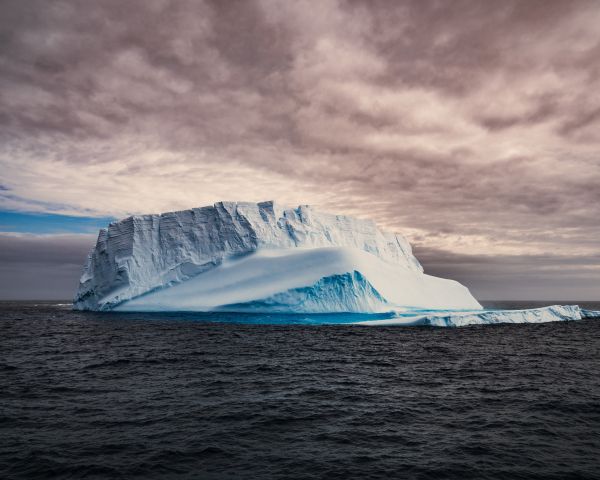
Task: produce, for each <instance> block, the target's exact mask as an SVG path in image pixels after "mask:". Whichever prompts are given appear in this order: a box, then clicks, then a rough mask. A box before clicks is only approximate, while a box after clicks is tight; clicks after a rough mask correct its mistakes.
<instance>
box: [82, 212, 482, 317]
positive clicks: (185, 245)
mask: <svg viewBox="0 0 600 480" xmlns="http://www.w3.org/2000/svg"><path fill="white" fill-rule="evenodd" d="M74 306H75V308H77V309H81V310H131V311H169V310H170V311H180V310H187V311H215V310H220V311H262V312H285V313H333V312H362V313H368V312H381V311H389V310H394V309H403V308H407V307H409V308H428V309H480V308H481V305H480V304H479V303H478V302H477V300H475V298H473V296H472V295H471V294H470V293H469V291H468V290H467V288H466V287H464V286H462V285H460V284H459V283H458V282H455V281H453V280H446V279H441V278H437V277H432V276H430V275H426V274H424V273H423V268H422V267H421V265H420V264H419V262H418V260H417V259H416V258H415V257H414V256H413V254H412V250H411V247H410V244H409V243H408V241H407V240H406V238H404V237H403V236H402V235H399V234H395V233H389V232H383V231H381V230H379V229H378V228H377V226H376V225H375V223H374V222H372V221H370V220H360V219H357V218H353V217H349V216H344V215H331V214H327V213H321V212H317V211H315V210H313V209H312V208H310V207H308V206H304V205H302V206H299V207H298V208H286V207H283V206H279V205H278V204H276V203H274V202H264V203H246V202H219V203H216V204H215V205H214V206H210V207H203V208H194V209H191V210H184V211H180V212H171V213H164V214H161V215H139V216H132V217H129V218H126V219H124V220H121V221H118V222H114V223H111V224H110V225H109V226H108V229H103V230H101V231H100V234H99V236H98V241H97V243H96V246H95V248H94V249H93V250H92V252H91V253H90V255H89V256H88V259H87V262H86V265H85V268H84V272H83V275H82V277H81V280H80V284H79V290H78V292H77V295H76V298H75V301H74Z"/></svg>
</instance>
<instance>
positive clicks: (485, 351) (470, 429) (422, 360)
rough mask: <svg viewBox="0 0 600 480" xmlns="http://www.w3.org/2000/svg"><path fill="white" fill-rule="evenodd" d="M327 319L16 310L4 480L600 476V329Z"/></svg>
mask: <svg viewBox="0 0 600 480" xmlns="http://www.w3.org/2000/svg"><path fill="white" fill-rule="evenodd" d="M551 303H573V302H551ZM577 303H579V304H580V305H581V306H582V307H586V308H589V309H595V310H600V302H596V303H593V302H592V303H590V302H577ZM545 304H548V302H537V303H536V302H509V303H507V302H504V303H500V302H495V303H491V302H488V303H487V304H486V306H487V307H492V308H526V307H538V306H542V305H545ZM267 317H268V318H267ZM311 318H312V317H310V316H299V317H298V318H296V319H291V320H292V321H296V322H297V323H298V324H283V323H285V322H289V321H290V318H289V317H286V318H283V319H281V318H278V317H277V316H262V317H261V316H259V315H246V316H236V315H230V314H229V315H228V314H205V315H195V314H173V313H171V314H122V313H121V314H117V313H107V314H99V313H83V312H73V311H71V310H70V305H68V304H57V302H27V303H24V302H0V478H2V479H12V478H23V479H37V478H73V479H79V478H140V479H142V478H143V479H149V478H186V479H187V478H190V479H192V478H193V479H196V478H198V479H262V478H265V479H283V478H285V479H303V478H306V479H320V478H323V479H330V478H332V479H334V478H341V479H347V478H352V479H354V478H356V479H378V478H408V479H412V478H415V479H442V478H457V479H470V478H473V479H530V478H539V479H557V480H558V479H561V480H562V479H583V478H590V479H592V478H595V479H600V320H582V321H577V322H557V323H547V324H521V325H487V326H471V327H464V328H431V327H366V326H356V325H341V324H340V325H307V324H306V323H310V322H311ZM317 320H318V319H317ZM317 320H315V321H317ZM338 320H339V321H342V320H343V319H338ZM239 321H243V322H244V323H242V324H238V323H235V322H239ZM346 321H347V320H346ZM265 323H266V324H265Z"/></svg>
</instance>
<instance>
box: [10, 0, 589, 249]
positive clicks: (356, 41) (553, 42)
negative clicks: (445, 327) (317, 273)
mask: <svg viewBox="0 0 600 480" xmlns="http://www.w3.org/2000/svg"><path fill="white" fill-rule="evenodd" d="M0 9H1V13H2V15H0V32H2V34H1V38H0V39H1V40H2V41H1V42H0V105H2V107H0V168H2V180H1V182H0V183H1V184H2V191H0V193H2V195H0V208H4V209H13V210H27V211H52V212H55V213H66V214H85V215H90V214H93V215H115V216H125V215H127V214H130V213H142V212H164V211H168V210H173V209H181V208H188V207H191V206H199V205H204V204H210V203H212V202H214V201H217V200H221V199H240V200H254V201H258V200H265V199H267V198H276V199H277V200H279V201H281V202H283V203H290V204H299V203H311V204H316V205H318V206H320V207H321V208H323V209H326V210H331V211H335V212H340V213H349V214H355V215H359V216H363V217H371V218H374V219H375V220H376V221H377V222H378V223H379V224H381V225H382V226H384V227H386V228H390V229H395V230H400V231H405V232H407V233H408V234H409V236H410V237H411V238H412V240H413V241H415V242H416V243H417V244H419V245H423V246H425V247H428V248H436V249H441V250H443V251H447V252H454V253H456V254H466V253H470V252H473V251H476V252H478V254H480V253H481V254H483V253H485V252H488V253H494V254H498V255H509V254H510V255H512V254H524V255H558V256H567V257H568V256H573V258H575V257H576V256H579V255H593V254H594V253H595V252H597V248H598V246H597V242H595V241H594V239H595V238H598V235H599V234H600V224H599V222H598V221H597V219H598V218H600V193H598V192H599V190H598V188H597V185H598V183H599V181H600V160H599V155H600V136H599V134H598V132H599V131H600V129H599V127H600V115H598V112H599V111H600V100H599V99H598V96H597V95H594V94H593V93H594V92H596V91H598V90H599V89H600V61H599V60H598V59H599V58H600V55H599V52H600V31H599V30H598V28H597V25H598V24H599V23H600V6H599V4H598V3H597V2H594V1H586V0H580V1H579V0H576V1H572V2H564V1H560V0H550V1H535V0H533V1H527V2H523V1H517V0H514V1H506V2H498V3H494V4H492V3H489V2H488V3H482V2H478V1H475V0H460V1H456V2H436V1H422V0H418V1H417V0H415V1H406V2H396V3H390V2H387V1H383V0H382V1H372V2H357V1H350V0H349V1H341V0H340V1H335V0H327V1H319V2H315V1H298V2H287V1H279V0H256V1H246V2H218V1H214V2H213V1H211V2H209V1H207V2H201V1H191V0H190V1H187V0H183V1H170V0H148V1H146V0H144V1H142V0H137V1H135V0H134V1H130V2H127V3H123V2H119V1H116V0H100V1H97V2H93V4H85V5H84V4H82V3H80V2H73V1H68V0H63V1H56V2H46V1H35V0H33V1H30V2H22V1H17V0H14V1H11V0H8V1H5V2H3V4H2V7H0Z"/></svg>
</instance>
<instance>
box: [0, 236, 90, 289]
mask: <svg viewBox="0 0 600 480" xmlns="http://www.w3.org/2000/svg"><path fill="white" fill-rule="evenodd" d="M94 242H95V236H93V235H26V234H22V235H14V234H3V233H0V299H2V300H10V299H31V298H34V299H71V298H72V297H73V294H74V292H75V289H76V287H77V280H78V278H79V276H80V275H81V271H82V268H83V263H84V261H85V259H86V257H87V254H88V253H89V251H90V249H91V248H92V246H93V244H94Z"/></svg>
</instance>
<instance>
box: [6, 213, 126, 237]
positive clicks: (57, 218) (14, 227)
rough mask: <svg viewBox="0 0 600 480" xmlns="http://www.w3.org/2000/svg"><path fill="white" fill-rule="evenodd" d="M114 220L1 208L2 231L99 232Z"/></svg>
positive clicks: (110, 218)
mask: <svg viewBox="0 0 600 480" xmlns="http://www.w3.org/2000/svg"><path fill="white" fill-rule="evenodd" d="M114 220H116V218H114V217H76V216H71V215H58V214H53V213H25V212H10V211H3V210H0V232H20V233H97V232H98V230H99V229H101V228H104V227H106V226H107V225H108V224H109V223H110V222H112V221H114Z"/></svg>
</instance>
